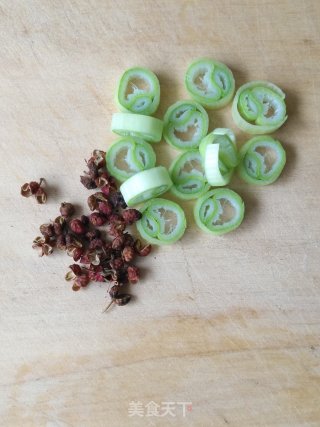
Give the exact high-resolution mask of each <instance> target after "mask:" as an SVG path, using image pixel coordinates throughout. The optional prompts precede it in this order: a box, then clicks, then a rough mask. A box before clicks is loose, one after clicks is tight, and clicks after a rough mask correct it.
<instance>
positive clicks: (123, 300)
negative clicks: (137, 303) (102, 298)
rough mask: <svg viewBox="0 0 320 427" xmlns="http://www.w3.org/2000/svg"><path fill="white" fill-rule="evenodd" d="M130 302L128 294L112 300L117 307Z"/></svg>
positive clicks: (119, 295)
mask: <svg viewBox="0 0 320 427" xmlns="http://www.w3.org/2000/svg"><path fill="white" fill-rule="evenodd" d="M130 300H131V295H129V294H118V295H117V296H116V298H115V299H114V302H115V303H116V304H117V305H126V304H128V303H129V302H130Z"/></svg>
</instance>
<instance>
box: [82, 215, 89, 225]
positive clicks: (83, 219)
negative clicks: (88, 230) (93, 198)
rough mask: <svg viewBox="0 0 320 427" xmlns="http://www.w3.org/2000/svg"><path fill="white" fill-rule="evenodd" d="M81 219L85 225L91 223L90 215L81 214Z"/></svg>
mask: <svg viewBox="0 0 320 427" xmlns="http://www.w3.org/2000/svg"><path fill="white" fill-rule="evenodd" d="M80 221H81V222H82V224H83V225H84V226H86V225H88V224H89V217H88V216H87V215H81V217H80Z"/></svg>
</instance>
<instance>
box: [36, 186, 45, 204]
mask: <svg viewBox="0 0 320 427" xmlns="http://www.w3.org/2000/svg"><path fill="white" fill-rule="evenodd" d="M35 198H36V201H37V202H38V203H39V204H40V205H43V204H45V203H46V201H47V194H46V192H45V191H44V189H43V188H39V189H38V191H37V192H36V194H35Z"/></svg>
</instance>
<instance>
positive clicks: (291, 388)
mask: <svg viewBox="0 0 320 427" xmlns="http://www.w3.org/2000/svg"><path fill="white" fill-rule="evenodd" d="M319 23H320V3H319V1H317V0H314V1H312V0H305V1H301V0H286V1H285V0H268V1H264V0H261V1H254V0H237V1H236V0H234V1H233V0H232V1H229V0H228V1H213V0H207V1H206V0H197V1H196V0H194V1H191V0H190V1H182V0H176V1H160V0H154V1H151V0H150V1H142V0H139V1H138V0H127V1H124V0H119V1H113V2H111V1H103V0H2V1H1V2H0V26H1V27H0V28H1V32H0V36H1V43H0V52H1V61H0V121H1V123H0V144H1V172H0V177H1V179H0V186H1V198H0V203H1V217H0V218H1V219H0V221H1V232H0V235H1V257H0V265H1V294H0V305H1V309H0V322H1V323H0V340H1V341H0V344H1V347H0V425H1V426H4V427H13V426H14V427H15V426H23V427H29V426H36V427H39V426H46V427H55V426H57V427H67V426H75V427H91V426H92V427H95V426H101V427H104V426H108V427H125V426H139V427H140V426H165V427H167V426H179V427H180V426H196V427H209V426H214V427H219V426H225V425H230V426H235V427H238V426H240V427H242V426H243V427H251V426H252V427H257V426H279V427H280V426H281V427H284V426H304V427H305V426H320V397H319V396H320V364H319V361H320V346H319V332H320V310H319V303H320V299H319V296H320V268H319V255H320V253H319V243H320V242H319V238H320V224H319V217H320V215H319V211H320V210H319V208H320V206H319V186H320V167H319V159H320V157H319V155H320V149H319V146H320V144H319V135H320V129H319V106H320V105H319V99H320V90H319V86H320V65H319V64H320V45H319V37H320V31H319V27H320V25H319ZM201 56H209V57H212V58H215V59H217V60H219V61H221V62H224V63H226V64H228V65H229V66H230V67H231V69H232V70H233V72H234V75H235V78H236V84H237V86H239V85H241V84H243V83H244V82H247V81H249V80H253V79H266V80H270V81H272V82H274V83H276V84H277V85H279V86H280V87H281V88H282V89H283V90H284V91H285V92H286V94H287V106H288V113H289V119H288V121H287V123H286V124H285V125H284V126H283V127H282V128H281V129H280V130H279V131H278V132H276V134H275V135H276V136H277V137H278V138H279V139H280V140H281V141H282V142H283V144H284V146H285V148H286V150H287V157H288V161H287V166H286V168H285V170H284V173H283V174H282V176H281V178H280V179H279V180H278V181H277V182H276V183H275V184H274V185H271V186H269V187H265V188H258V187H254V186H249V185H246V184H244V183H242V182H241V181H240V180H239V179H238V178H236V177H235V178H234V179H233V181H232V183H231V188H233V189H235V190H236V191H238V192H239V194H241V196H242V197H243V199H244V200H245V203H246V209H247V214H246V217H245V221H244V222H243V224H242V225H241V227H240V228H239V229H238V230H237V231H236V232H234V233H230V234H229V235H226V236H224V237H213V236H209V235H206V234H204V233H202V232H201V231H200V230H198V229H197V228H196V226H195V224H194V221H193V219H192V206H193V203H191V202H190V203H189V202H188V203H185V204H184V207H185V209H186V212H187V216H188V222H189V227H188V230H187V233H186V234H185V236H184V237H183V239H182V240H181V241H180V242H178V243H177V244H175V245H173V246H169V247H164V248H159V249H155V250H154V252H153V255H152V256H150V257H149V259H145V260H143V261H141V262H140V266H141V268H142V269H143V280H141V282H140V283H139V284H138V285H136V286H134V288H133V289H132V292H133V294H134V297H135V298H134V301H133V302H132V303H131V304H129V305H128V306H126V307H116V308H114V309H112V310H111V311H110V312H109V313H107V314H104V315H102V314H101V309H102V308H103V306H104V305H105V303H106V301H107V292H106V289H107V288H106V287H105V286H104V285H98V284H93V285H90V286H89V287H88V288H87V289H86V290H85V291H81V292H78V293H74V292H72V291H71V289H70V286H69V284H68V283H67V282H65V281H64V274H65V272H66V270H67V266H68V265H69V264H70V259H68V258H67V256H66V255H65V254H58V253H57V254H54V255H53V256H52V257H50V258H38V257H37V254H36V253H35V251H33V250H32V249H31V242H32V240H33V238H34V236H36V235H37V234H38V226H39V225H40V224H41V223H44V222H46V221H48V220H49V219H54V218H55V217H56V216H57V207H58V205H59V203H60V202H61V201H71V202H74V203H75V204H76V205H77V207H78V212H86V208H85V206H86V202H85V201H86V198H87V196H88V194H89V193H88V191H87V190H85V189H84V188H83V187H82V186H81V184H80V182H79V175H80V174H81V172H82V171H83V169H84V166H85V164H84V160H83V159H84V158H86V157H88V155H89V153H90V152H91V150H92V149H94V148H101V149H107V148H108V145H109V144H110V143H111V142H112V141H114V140H115V139H116V138H115V136H114V135H112V134H111V132H110V130H109V128H110V120H111V116H112V113H113V112H115V111H117V108H116V106H115V104H114V100H113V97H114V89H115V86H116V82H117V79H118V77H119V76H120V75H121V73H122V72H123V70H125V69H126V68H128V67H130V66H133V65H141V66H146V67H150V68H151V69H152V70H153V71H154V72H155V73H156V74H157V75H158V76H159V80H160V83H161V91H162V96H161V104H160V108H159V110H158V111H157V113H156V116H157V117H159V118H161V117H162V116H163V114H164V112H165V111H166V109H167V108H168V106H169V105H170V104H172V103H173V102H174V101H176V100H179V99H183V98H186V97H187V93H186V91H185V89H184V86H183V78H184V73H185V70H186V67H187V66H188V64H189V63H190V62H191V61H192V60H193V59H195V58H197V57H201ZM217 126H218V127H222V126H230V127H231V128H232V129H233V130H234V131H235V132H236V135H237V138H238V140H239V143H240V144H242V143H243V142H244V141H246V139H248V135H246V134H244V133H241V132H240V131H239V130H237V128H236V127H235V125H234V123H233V122H232V120H231V112H230V106H229V107H227V108H225V109H223V110H220V111H217V112H210V129H211V130H212V129H213V128H214V127H217ZM155 149H156V152H157V156H158V163H159V164H164V165H166V166H167V165H169V164H170V162H171V160H172V159H173V158H174V156H175V155H177V153H175V152H174V151H173V150H171V149H170V148H169V147H168V146H167V145H166V144H165V143H164V142H161V144H159V145H157V146H156V147H155ZM42 176H44V177H45V178H46V179H47V183H48V192H49V200H48V203H47V204H46V205H43V206H39V205H36V203H35V202H34V201H33V200H31V199H23V198H22V197H20V195H19V190H20V186H21V184H22V183H24V182H25V181H28V180H33V179H38V178H40V177H42ZM168 197H169V198H171V197H170V195H169V196H168ZM151 401H153V402H155V403H156V404H158V405H161V406H163V405H164V404H165V403H164V402H173V404H174V406H175V414H174V415H175V416H172V415H169V414H167V415H164V416H162V417H156V416H149V417H148V416H147V412H146V411H147V409H146V408H145V405H148V404H149V402H151ZM132 402H135V403H137V402H141V405H142V408H143V410H144V413H143V414H141V415H143V416H138V415H133V416H130V413H129V409H130V405H133V403H132ZM178 402H191V404H192V408H191V406H189V407H188V409H187V412H186V415H185V416H183V414H182V410H181V406H179V405H178ZM137 405H138V403H137Z"/></svg>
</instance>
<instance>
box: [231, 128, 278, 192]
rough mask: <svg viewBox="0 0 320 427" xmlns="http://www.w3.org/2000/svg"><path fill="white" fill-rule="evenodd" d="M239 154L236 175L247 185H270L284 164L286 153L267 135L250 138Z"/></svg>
mask: <svg viewBox="0 0 320 427" xmlns="http://www.w3.org/2000/svg"><path fill="white" fill-rule="evenodd" d="M239 154H240V164H239V166H238V173H239V175H240V177H241V178H242V179H243V180H244V181H245V182H247V183H249V184H256V185H268V184H272V183H273V182H275V181H276V180H277V179H278V178H279V176H280V174H281V172H282V170H283V168H284V165H285V164H286V152H285V150H284V149H283V147H282V145H281V143H280V142H279V141H277V140H276V139H274V138H272V137H271V136H268V135H260V136H256V137H254V138H251V139H250V140H249V141H247V142H246V143H245V144H244V145H243V147H241V149H240V152H239Z"/></svg>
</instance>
